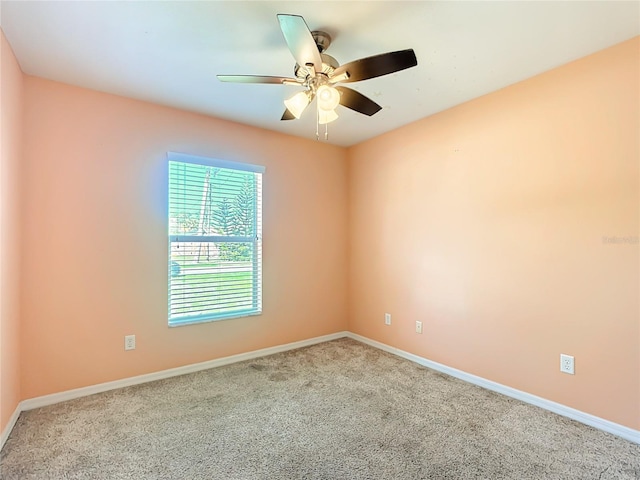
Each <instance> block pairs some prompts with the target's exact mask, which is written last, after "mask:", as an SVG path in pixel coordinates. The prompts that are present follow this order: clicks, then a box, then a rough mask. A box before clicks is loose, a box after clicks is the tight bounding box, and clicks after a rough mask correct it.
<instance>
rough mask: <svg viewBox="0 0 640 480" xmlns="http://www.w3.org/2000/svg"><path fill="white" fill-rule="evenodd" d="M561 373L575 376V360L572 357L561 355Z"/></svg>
mask: <svg viewBox="0 0 640 480" xmlns="http://www.w3.org/2000/svg"><path fill="white" fill-rule="evenodd" d="M560 371H561V372H562V373H568V374H569V375H574V374H575V364H574V359H573V357H572V356H571V355H565V354H564V353H561V354H560Z"/></svg>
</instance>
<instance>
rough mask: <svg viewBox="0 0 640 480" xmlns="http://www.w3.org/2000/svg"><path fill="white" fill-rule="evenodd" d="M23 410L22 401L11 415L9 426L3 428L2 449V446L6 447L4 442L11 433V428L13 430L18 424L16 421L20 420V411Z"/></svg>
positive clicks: (0, 434)
mask: <svg viewBox="0 0 640 480" xmlns="http://www.w3.org/2000/svg"><path fill="white" fill-rule="evenodd" d="M22 410H23V408H22V402H20V403H19V404H18V405H17V406H16V409H15V410H14V411H13V413H12V414H11V417H9V423H7V426H6V427H4V430H2V433H0V450H2V447H4V443H5V442H6V441H7V438H9V434H10V433H11V430H13V427H14V426H15V425H16V422H17V421H18V417H19V416H20V412H22Z"/></svg>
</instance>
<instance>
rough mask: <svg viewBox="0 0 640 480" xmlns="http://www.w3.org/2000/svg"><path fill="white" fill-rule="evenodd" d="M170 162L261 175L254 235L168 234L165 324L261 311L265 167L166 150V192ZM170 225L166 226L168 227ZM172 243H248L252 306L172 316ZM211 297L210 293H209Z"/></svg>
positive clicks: (199, 321) (172, 324)
mask: <svg viewBox="0 0 640 480" xmlns="http://www.w3.org/2000/svg"><path fill="white" fill-rule="evenodd" d="M170 162H179V163H185V164H196V165H203V166H206V167H213V168H222V169H229V170H236V171H242V172H252V173H257V174H260V175H259V176H258V177H257V178H256V180H257V182H258V186H257V187H258V188H257V189H256V196H255V201H256V204H255V210H254V212H255V215H254V218H253V225H254V229H253V231H254V232H255V235H252V236H220V235H171V234H170V233H169V235H168V258H169V261H168V267H169V269H168V275H169V278H168V323H169V326H170V327H178V326H183V325H192V324H196V323H203V322H214V321H218V320H228V319H232V318H239V317H247V316H252V315H260V314H261V313H262V188H261V183H262V174H263V173H264V172H265V170H266V168H265V167H264V166H261V165H254V164H249V163H241V162H232V161H229V160H220V159H215V158H208V157H201V156H197V155H189V154H185V153H177V152H167V179H168V182H169V183H168V185H167V194H168V193H169V185H170V182H171V178H170V176H171V169H170V167H169V163H170ZM167 197H168V199H167V203H168V208H167V219H168V222H170V215H171V198H169V195H167ZM169 227H170V225H169V224H168V225H167V228H168V229H169ZM173 242H183V243H184V242H187V243H188V242H194V243H214V244H215V243H218V242H224V243H233V242H242V243H251V244H252V245H253V255H252V282H253V289H252V306H251V308H247V309H243V310H236V311H233V312H228V313H227V312H225V313H213V312H209V313H203V314H198V315H183V316H176V317H172V316H171V282H172V259H171V251H172V243H173ZM212 297H213V294H212Z"/></svg>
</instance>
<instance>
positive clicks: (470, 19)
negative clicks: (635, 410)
mask: <svg viewBox="0 0 640 480" xmlns="http://www.w3.org/2000/svg"><path fill="white" fill-rule="evenodd" d="M0 8H1V10H0V24H1V25H2V29H3V31H4V33H5V35H6V37H7V39H8V40H9V43H10V44H11V46H12V48H13V50H14V52H15V55H16V57H17V58H18V61H19V62H20V66H21V68H22V70H23V71H24V72H25V73H27V74H29V75H36V76H39V77H44V78H49V79H52V80H57V81H60V82H64V83H68V84H72V85H78V86H82V87H87V88H91V89H95V90H100V91H104V92H109V93H114V94H118V95H123V96H126V97H131V98H136V99H141V100H147V101H150V102H155V103H159V104H163V105H169V106H173V107H177V108H181V109H185V110H190V111H194V112H200V113H204V114H206V115H211V116H214V117H220V118H224V119H228V120H233V121H237V122H241V123H245V124H249V125H254V126H258V127H262V128H266V129H269V130H275V131H279V132H284V133H288V134H291V135H296V136H300V137H305V138H312V139H315V118H314V115H313V114H312V112H311V109H309V111H308V112H305V115H303V118H302V119H301V120H297V121H287V122H282V121H280V117H281V115H282V112H283V111H284V105H283V103H282V102H283V100H284V99H285V98H288V97H289V96H291V95H292V94H293V93H295V92H296V91H298V89H299V87H295V86H283V85H255V84H254V85H239V84H230V83H221V82H219V81H218V80H217V79H216V74H258V75H276V76H292V75H293V66H294V63H295V62H294V60H293V58H292V56H291V54H290V52H289V50H288V48H287V46H286V44H285V42H284V38H283V36H282V33H281V31H280V29H279V25H278V21H277V19H276V14H277V13H291V14H297V15H302V16H303V17H304V18H305V20H306V22H307V24H308V26H309V28H310V29H311V30H324V31H326V32H328V33H329V34H331V36H332V37H333V43H332V44H331V46H330V48H329V49H328V51H327V53H329V54H330V55H332V56H333V57H335V58H336V59H337V60H338V62H340V63H347V62H349V61H352V60H356V59H358V58H362V57H368V56H371V55H377V54H379V53H384V52H388V51H393V50H402V49H406V48H413V49H414V50H415V52H416V56H417V58H418V66H417V67H414V68H411V69H408V70H404V71H401V72H398V73H395V74H392V75H388V76H386V77H379V78H375V79H371V80H366V81H363V82H358V83H353V84H350V85H349V86H350V87H352V88H354V89H356V90H358V91H360V92H361V93H363V94H365V95H367V96H369V97H371V98H372V99H373V100H374V101H376V102H377V103H379V104H380V105H382V107H383V109H382V110H381V111H380V112H379V113H377V114H376V115H374V116H373V117H366V116H364V115H360V114H358V113H355V112H352V111H351V110H348V109H346V108H339V109H338V113H339V114H340V118H339V119H338V120H337V121H335V122H333V123H331V124H330V125H329V141H330V143H333V144H336V145H343V146H349V145H354V144H356V143H359V142H361V141H363V140H366V139H368V138H371V137H374V136H376V135H379V134H381V133H383V132H387V131H390V130H393V129H395V128H398V127H400V126H402V125H405V124H407V123H410V122H412V121H415V120H418V119H420V118H423V117H426V116H429V115H432V114H434V113H436V112H439V111H442V110H445V109H447V108H450V107H452V106H454V105H457V104H460V103H462V102H465V101H467V100H470V99H472V98H475V97H478V96H481V95H484V94H486V93H489V92H492V91H495V90H498V89H500V88H502V87H505V86H507V85H510V84H512V83H515V82H518V81H520V80H523V79H526V78H528V77H531V76H533V75H536V74H538V73H541V72H544V71H546V70H549V69H552V68H554V67H557V66H559V65H562V64H564V63H567V62H569V61H571V60H574V59H577V58H580V57H583V56H585V55H588V54H590V53H592V52H595V51H598V50H601V49H603V48H606V47H608V46H610V45H614V44H616V43H618V42H621V41H624V40H627V39H629V38H631V37H634V36H636V35H639V34H640V2H637V1H632V2H619V1H596V2H582V1H569V2H556V1H534V2H497V1H476V2H452V1H441V2H431V1H411V2H400V1H381V2H379V1H358V2H347V1H291V2H272V1H256V2H247V1H227V2H221V1H198V2H190V1H154V2H133V1H100V2H92V1H73V2H66V1H55V2H54V1H44V2H36V1H12V0H2V2H1V4H0Z"/></svg>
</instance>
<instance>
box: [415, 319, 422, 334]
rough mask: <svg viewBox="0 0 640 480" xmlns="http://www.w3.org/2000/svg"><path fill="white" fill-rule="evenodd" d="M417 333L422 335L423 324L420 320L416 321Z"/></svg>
mask: <svg viewBox="0 0 640 480" xmlns="http://www.w3.org/2000/svg"><path fill="white" fill-rule="evenodd" d="M416 333H422V322H421V321H420V320H418V321H416Z"/></svg>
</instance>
